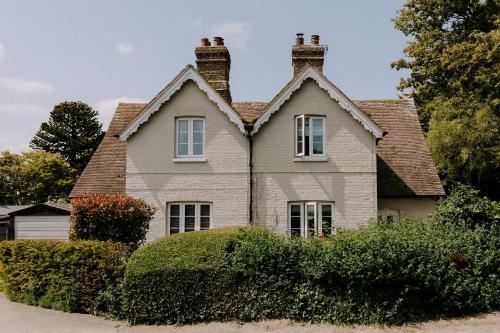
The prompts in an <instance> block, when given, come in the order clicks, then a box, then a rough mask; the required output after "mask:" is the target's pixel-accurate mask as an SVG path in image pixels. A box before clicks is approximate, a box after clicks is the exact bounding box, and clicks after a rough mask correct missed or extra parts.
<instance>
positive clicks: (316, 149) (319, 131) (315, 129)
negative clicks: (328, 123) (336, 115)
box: [295, 115, 325, 156]
mask: <svg viewBox="0 0 500 333" xmlns="http://www.w3.org/2000/svg"><path fill="white" fill-rule="evenodd" d="M324 154H325V117H322V116H309V115H300V116H297V117H295V156H323V155H324Z"/></svg>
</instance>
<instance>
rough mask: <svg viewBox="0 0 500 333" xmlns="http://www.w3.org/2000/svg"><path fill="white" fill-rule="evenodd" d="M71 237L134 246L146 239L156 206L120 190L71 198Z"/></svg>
mask: <svg viewBox="0 0 500 333" xmlns="http://www.w3.org/2000/svg"><path fill="white" fill-rule="evenodd" d="M71 203H72V207H73V209H72V212H71V231H70V238H71V239H73V240H77V239H82V240H101V241H108V240H111V241H115V242H122V243H126V244H129V245H130V246H131V247H132V248H137V247H138V246H139V245H140V244H141V243H142V242H143V241H144V240H145V239H146V232H147V231H148V228H149V221H150V220H151V219H152V218H153V215H154V213H155V211H156V208H154V207H152V206H150V205H148V204H147V203H146V202H144V200H140V199H135V198H132V197H130V196H127V195H122V194H93V195H89V196H85V197H82V198H76V199H74V200H72V202H71Z"/></svg>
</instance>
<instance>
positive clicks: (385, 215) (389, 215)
mask: <svg viewBox="0 0 500 333" xmlns="http://www.w3.org/2000/svg"><path fill="white" fill-rule="evenodd" d="M399 216H400V214H399V210H397V209H381V210H379V211H378V218H379V219H382V220H385V221H388V222H394V221H397V220H399Z"/></svg>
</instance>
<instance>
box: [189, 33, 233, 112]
mask: <svg viewBox="0 0 500 333" xmlns="http://www.w3.org/2000/svg"><path fill="white" fill-rule="evenodd" d="M195 54H196V67H197V70H198V73H200V75H201V76H203V78H204V79H205V80H207V82H208V83H210V85H211V86H212V88H214V89H215V90H216V91H217V92H218V93H219V94H220V95H221V96H222V97H223V98H224V99H225V100H226V101H227V102H228V103H229V104H231V101H232V100H231V91H230V90H229V70H230V68H231V57H230V56H229V51H228V50H227V48H226V47H225V46H224V39H223V38H222V37H214V42H213V45H211V44H210V41H209V40H208V38H202V39H201V44H200V46H199V47H197V48H196V49H195Z"/></svg>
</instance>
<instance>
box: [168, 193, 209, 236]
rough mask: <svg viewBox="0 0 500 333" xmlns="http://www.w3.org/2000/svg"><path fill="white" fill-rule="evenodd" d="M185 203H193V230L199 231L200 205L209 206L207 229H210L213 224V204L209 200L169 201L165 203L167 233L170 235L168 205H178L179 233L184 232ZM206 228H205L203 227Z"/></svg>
mask: <svg viewBox="0 0 500 333" xmlns="http://www.w3.org/2000/svg"><path fill="white" fill-rule="evenodd" d="M186 205H194V210H195V218H194V231H199V230H200V226H201V206H202V205H208V206H210V221H209V225H208V229H212V225H213V223H212V222H213V209H212V207H213V204H212V203H211V202H200V201H196V202H184V201H182V202H169V203H167V232H166V233H167V235H170V207H171V206H179V233H184V232H185V227H186V223H185V222H186V221H185V217H186V212H185V206H186ZM205 230H206V229H205Z"/></svg>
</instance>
